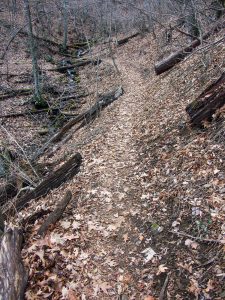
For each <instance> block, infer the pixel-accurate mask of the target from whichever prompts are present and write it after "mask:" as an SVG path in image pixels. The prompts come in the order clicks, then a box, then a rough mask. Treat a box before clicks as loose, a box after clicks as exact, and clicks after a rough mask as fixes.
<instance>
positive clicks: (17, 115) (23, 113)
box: [0, 109, 50, 119]
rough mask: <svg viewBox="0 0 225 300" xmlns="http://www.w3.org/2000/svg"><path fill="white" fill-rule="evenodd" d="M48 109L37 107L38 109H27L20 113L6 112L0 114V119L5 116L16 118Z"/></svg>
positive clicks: (47, 110) (44, 111)
mask: <svg viewBox="0 0 225 300" xmlns="http://www.w3.org/2000/svg"><path fill="white" fill-rule="evenodd" d="M49 111H50V109H39V110H34V111H32V110H29V111H24V112H20V113H11V114H6V115H0V119H3V118H6V119H9V118H16V117H24V116H29V115H36V114H41V113H46V112H49Z"/></svg>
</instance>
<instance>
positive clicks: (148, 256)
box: [141, 247, 156, 263]
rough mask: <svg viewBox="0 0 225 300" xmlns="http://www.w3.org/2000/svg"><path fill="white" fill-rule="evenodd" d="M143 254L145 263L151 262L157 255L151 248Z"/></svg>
mask: <svg viewBox="0 0 225 300" xmlns="http://www.w3.org/2000/svg"><path fill="white" fill-rule="evenodd" d="M141 253H143V254H144V256H145V260H144V261H145V263H148V262H149V261H150V260H152V259H153V257H154V255H156V252H155V251H154V250H153V249H152V248H151V247H149V248H146V249H145V250H143V251H142V252H141Z"/></svg>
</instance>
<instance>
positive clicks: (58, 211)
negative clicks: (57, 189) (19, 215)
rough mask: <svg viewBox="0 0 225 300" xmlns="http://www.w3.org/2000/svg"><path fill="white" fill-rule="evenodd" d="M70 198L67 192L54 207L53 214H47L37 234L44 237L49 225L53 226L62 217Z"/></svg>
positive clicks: (70, 194) (69, 192) (70, 195)
mask: <svg viewBox="0 0 225 300" xmlns="http://www.w3.org/2000/svg"><path fill="white" fill-rule="evenodd" d="M71 198H72V193H71V191H70V190H68V191H67V192H66V194H65V196H64V198H63V199H62V200H61V201H60V202H59V203H58V204H57V205H56V208H55V210H54V211H53V212H51V213H50V214H49V216H48V217H47V219H46V220H45V222H44V223H43V224H42V225H41V227H40V228H39V229H38V232H37V233H38V234H39V235H42V236H44V235H45V234H46V232H47V230H48V228H49V226H50V225H54V224H55V223H56V222H57V221H58V220H59V219H60V218H61V216H62V214H63V212H64V210H65V209H66V207H67V205H68V204H69V202H70V200H71Z"/></svg>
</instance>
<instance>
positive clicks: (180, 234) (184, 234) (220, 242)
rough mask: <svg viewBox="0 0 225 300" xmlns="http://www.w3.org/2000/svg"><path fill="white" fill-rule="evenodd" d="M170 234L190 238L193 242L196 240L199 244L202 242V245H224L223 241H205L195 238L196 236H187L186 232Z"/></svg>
mask: <svg viewBox="0 0 225 300" xmlns="http://www.w3.org/2000/svg"><path fill="white" fill-rule="evenodd" d="M170 232H171V233H173V234H176V235H178V236H184V237H188V238H190V239H192V240H196V241H199V242H202V243H214V244H220V245H223V244H224V241H223V240H213V239H203V238H200V237H195V236H192V235H190V234H187V233H185V232H180V231H170Z"/></svg>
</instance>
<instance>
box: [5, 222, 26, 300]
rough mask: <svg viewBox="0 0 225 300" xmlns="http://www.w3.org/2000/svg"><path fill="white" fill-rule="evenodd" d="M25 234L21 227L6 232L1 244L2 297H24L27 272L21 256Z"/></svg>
mask: <svg viewBox="0 0 225 300" xmlns="http://www.w3.org/2000/svg"><path fill="white" fill-rule="evenodd" d="M22 241H23V235H22V233H21V231H20V230H19V229H16V228H15V229H9V230H8V231H7V232H5V233H4V235H3V237H2V240H1V245H0V270H1V276H0V299H4V300H22V299H24V293H25V288H26V285H27V279H28V276H27V273H26V270H25V268H24V265H23V262H22V258H21V248H22Z"/></svg>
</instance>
